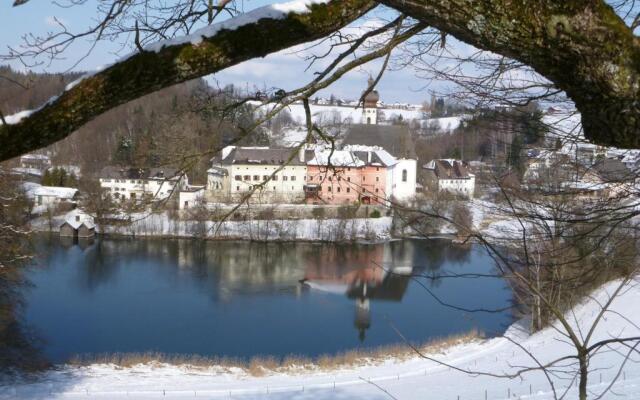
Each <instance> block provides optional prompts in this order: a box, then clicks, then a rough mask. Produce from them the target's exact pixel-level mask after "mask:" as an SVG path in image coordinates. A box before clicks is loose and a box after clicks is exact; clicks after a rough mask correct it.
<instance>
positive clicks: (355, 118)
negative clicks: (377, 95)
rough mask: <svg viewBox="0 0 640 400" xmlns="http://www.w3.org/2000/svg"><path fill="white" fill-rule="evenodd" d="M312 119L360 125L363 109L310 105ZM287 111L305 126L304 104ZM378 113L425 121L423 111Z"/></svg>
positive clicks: (299, 123)
mask: <svg viewBox="0 0 640 400" xmlns="http://www.w3.org/2000/svg"><path fill="white" fill-rule="evenodd" d="M272 107H273V106H272V105H266V106H262V107H261V109H262V110H270V109H271V108H272ZM310 109H311V118H312V120H313V122H315V123H316V124H331V123H353V124H359V123H361V122H362V107H359V108H358V107H354V106H329V105H310ZM285 110H287V111H288V112H289V114H291V118H293V120H294V121H295V122H296V123H297V124H298V125H304V124H305V120H306V117H305V111H304V106H303V105H302V104H291V105H290V106H288V107H286V108H285ZM378 112H382V113H383V115H384V118H385V119H387V120H391V119H393V118H395V117H398V116H402V119H403V120H405V121H410V120H421V119H423V118H424V117H423V112H422V111H421V110H404V109H395V108H379V109H378Z"/></svg>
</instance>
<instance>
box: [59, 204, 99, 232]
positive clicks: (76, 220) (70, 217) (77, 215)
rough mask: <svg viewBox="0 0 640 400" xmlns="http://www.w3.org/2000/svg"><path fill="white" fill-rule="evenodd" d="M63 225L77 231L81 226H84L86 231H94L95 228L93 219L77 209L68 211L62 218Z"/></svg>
mask: <svg viewBox="0 0 640 400" xmlns="http://www.w3.org/2000/svg"><path fill="white" fill-rule="evenodd" d="M64 224H69V225H70V226H71V227H72V228H73V229H78V228H80V227H81V226H82V225H84V226H86V227H87V228H88V229H94V228H95V227H96V225H95V223H94V222H93V217H92V216H91V215H89V214H87V213H85V212H84V211H82V210H79V209H75V210H71V211H69V212H68V213H67V214H66V215H65V216H64V222H63V225H64Z"/></svg>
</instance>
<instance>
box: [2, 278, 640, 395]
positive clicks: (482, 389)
mask: <svg viewBox="0 0 640 400" xmlns="http://www.w3.org/2000/svg"><path fill="white" fill-rule="evenodd" d="M618 283H619V282H611V283H609V284H607V285H605V286H603V287H602V288H600V289H599V290H597V291H596V292H594V293H593V296H592V298H591V299H590V300H588V301H586V302H584V303H583V304H580V305H578V306H577V307H575V309H574V310H573V311H572V314H571V315H572V318H571V321H573V322H572V323H574V324H575V325H578V326H582V327H587V326H589V325H590V323H591V321H593V319H594V318H595V317H596V316H597V314H598V311H599V310H600V307H599V306H598V304H599V303H600V304H602V303H604V302H606V301H607V299H608V298H609V296H610V295H611V293H613V291H614V290H615V287H616V285H617V284H618ZM639 302H640V287H638V285H637V282H635V283H634V285H633V286H629V287H628V288H627V289H626V290H624V291H623V292H622V294H621V295H620V296H619V297H618V298H617V299H616V300H615V301H614V302H613V303H612V306H611V312H609V313H606V317H607V319H606V321H605V322H603V323H602V324H601V325H600V326H599V328H598V329H596V330H595V332H594V336H593V338H594V340H605V339H608V338H610V337H611V335H615V334H616V333H620V332H624V336H628V337H632V336H637V335H638V334H640V310H639V309H638V307H637V304H638V303H639ZM558 328H559V327H558V326H556V327H550V328H547V329H545V330H543V331H541V332H538V333H536V334H534V335H529V334H528V333H527V330H526V328H525V324H524V323H523V322H520V323H516V324H514V325H512V326H511V327H510V328H509V329H508V330H507V332H506V334H505V337H501V338H495V339H490V340H485V341H475V342H471V343H464V344H457V345H454V346H453V347H449V348H446V349H436V350H434V351H430V352H429V353H428V354H424V356H425V357H418V356H413V357H410V358H408V359H396V358H393V357H390V358H388V359H386V360H384V361H382V362H381V363H379V364H375V365H367V364H365V365H359V366H357V367H351V366H349V367H347V368H339V369H337V370H333V371H330V372H325V371H317V370H316V371H314V370H308V369H306V370H300V371H292V370H290V371H287V372H270V373H267V374H265V375H264V376H251V375H250V374H247V373H246V372H244V371H241V370H237V369H234V368H231V369H226V370H225V369H216V368H195V367H188V366H180V367H178V366H171V365H166V364H154V363H152V364H146V365H137V366H133V367H130V368H121V367H118V366H114V365H91V366H88V367H73V366H66V367H64V368H61V369H59V370H57V371H51V372H48V373H46V374H44V375H42V376H39V377H37V378H35V379H34V378H32V379H31V380H30V381H27V380H22V381H11V382H7V381H5V382H4V383H3V386H2V388H0V398H3V399H10V398H11V399H33V398H47V399H68V398H77V397H78V396H81V397H83V398H87V397H88V398H109V399H124V398H128V399H158V398H163V399H164V398H172V399H182V398H186V397H194V396H196V397H203V396H204V397H207V398H246V399H258V398H269V399H310V398H313V399H340V398H345V399H346V398H349V399H380V400H382V399H388V398H391V397H393V398H397V399H406V400H413V399H425V398H430V399H431V398H432V399H456V398H460V399H484V398H490V399H507V398H510V399H536V400H547V399H552V398H554V393H553V390H554V389H555V391H556V392H557V393H558V396H560V395H562V394H563V393H564V391H565V390H566V391H567V395H566V398H577V390H576V388H575V385H574V381H573V380H571V377H572V375H571V374H569V375H563V373H562V372H560V373H557V374H554V375H550V376H546V375H545V374H544V373H542V372H540V371H532V372H530V373H526V374H524V375H522V377H521V378H522V379H521V378H520V377H517V378H513V379H507V378H501V377H497V376H492V375H501V374H508V373H513V372H514V371H516V370H517V367H520V366H529V367H534V368H535V366H536V365H537V364H536V361H534V360H533V359H532V358H531V356H530V355H534V356H535V357H536V359H537V360H538V361H539V362H541V363H546V362H549V361H551V360H553V359H556V358H559V357H562V356H564V355H571V354H573V351H572V348H571V347H570V346H569V345H568V344H567V343H566V340H565V338H564V336H562V334H561V333H559V332H558ZM609 350H610V351H606V352H601V353H599V354H598V355H597V356H596V357H595V358H593V359H592V361H591V365H590V370H591V371H592V372H591V374H590V382H589V384H588V388H589V390H590V391H592V392H593V396H597V395H598V394H600V393H601V392H603V391H605V390H606V389H607V388H608V387H609V385H612V388H613V391H611V392H609V393H608V394H607V395H605V396H604V397H603V398H604V399H617V398H619V396H627V398H639V397H640V363H638V362H637V361H638V360H636V358H637V357H636V356H635V355H632V356H631V357H632V360H633V361H636V362H627V363H626V364H625V365H624V368H623V369H622V371H621V372H619V371H618V368H616V367H618V366H620V365H621V364H622V362H623V360H624V358H625V357H626V355H627V354H628V349H626V350H625V351H620V350H622V347H616V346H614V347H612V348H610V349H609ZM443 363H444V364H446V365H444V364H443ZM573 367H574V366H569V367H567V366H565V367H560V366H558V367H557V368H556V369H562V370H563V371H564V372H569V371H574V369H573ZM464 371H467V372H479V373H480V374H473V375H471V374H469V373H465V372H464ZM548 379H551V381H552V382H553V385H554V386H553V389H552V387H551V385H550V384H549V381H548Z"/></svg>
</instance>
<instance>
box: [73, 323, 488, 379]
mask: <svg viewBox="0 0 640 400" xmlns="http://www.w3.org/2000/svg"><path fill="white" fill-rule="evenodd" d="M482 337H483V335H482V334H481V333H480V332H478V331H476V330H473V331H470V332H467V333H464V334H457V335H451V336H447V337H444V338H436V339H432V340H430V341H428V342H426V343H424V344H422V345H420V346H416V347H417V348H418V349H420V351H421V352H423V353H425V354H434V353H441V352H442V351H444V350H446V349H447V348H450V347H452V346H455V345H459V344H464V343H469V342H471V341H473V340H477V339H481V338H482ZM416 356H417V354H416V352H415V351H414V350H413V349H411V348H410V347H409V346H407V345H406V344H394V345H388V346H381V347H377V348H374V349H362V350H360V349H354V350H348V351H345V352H341V353H338V354H334V355H322V356H320V357H318V358H316V359H310V358H308V357H301V356H295V355H290V356H286V357H284V358H282V359H278V358H276V357H271V356H267V357H264V356H258V357H254V358H252V359H251V360H249V361H244V360H239V359H233V358H217V357H202V356H197V355H172V354H164V353H153V352H151V353H114V354H101V355H91V356H77V357H74V358H73V359H71V360H69V362H68V364H70V365H76V366H86V365H91V364H111V365H115V366H118V367H121V368H130V367H133V366H136V365H161V364H169V365H175V366H182V367H188V368H221V369H222V370H225V371H229V370H231V369H232V368H239V369H242V370H243V371H244V372H245V373H247V374H248V375H251V376H264V375H267V374H269V373H274V372H292V371H334V370H338V369H342V368H352V367H355V366H359V365H373V364H379V363H382V362H384V361H385V360H389V359H394V360H399V361H403V360H407V359H410V358H413V357H416Z"/></svg>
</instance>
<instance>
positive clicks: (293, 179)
mask: <svg viewBox="0 0 640 400" xmlns="http://www.w3.org/2000/svg"><path fill="white" fill-rule="evenodd" d="M211 162H212V168H211V169H210V170H209V171H208V177H207V183H208V187H207V196H208V197H210V198H211V199H212V200H214V201H224V200H228V201H237V200H239V199H242V198H243V197H244V196H246V195H247V194H249V193H250V192H252V191H253V195H252V197H251V198H252V200H254V201H258V202H282V203H288V202H299V201H302V200H304V198H305V193H304V184H305V179H306V176H307V165H306V159H305V151H304V150H300V151H295V150H292V149H270V148H268V147H235V146H228V147H225V148H224V149H222V151H221V153H220V155H219V156H216V157H214V158H213V159H212V160H211ZM222 170H225V171H226V175H225V172H223V171H222Z"/></svg>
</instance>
